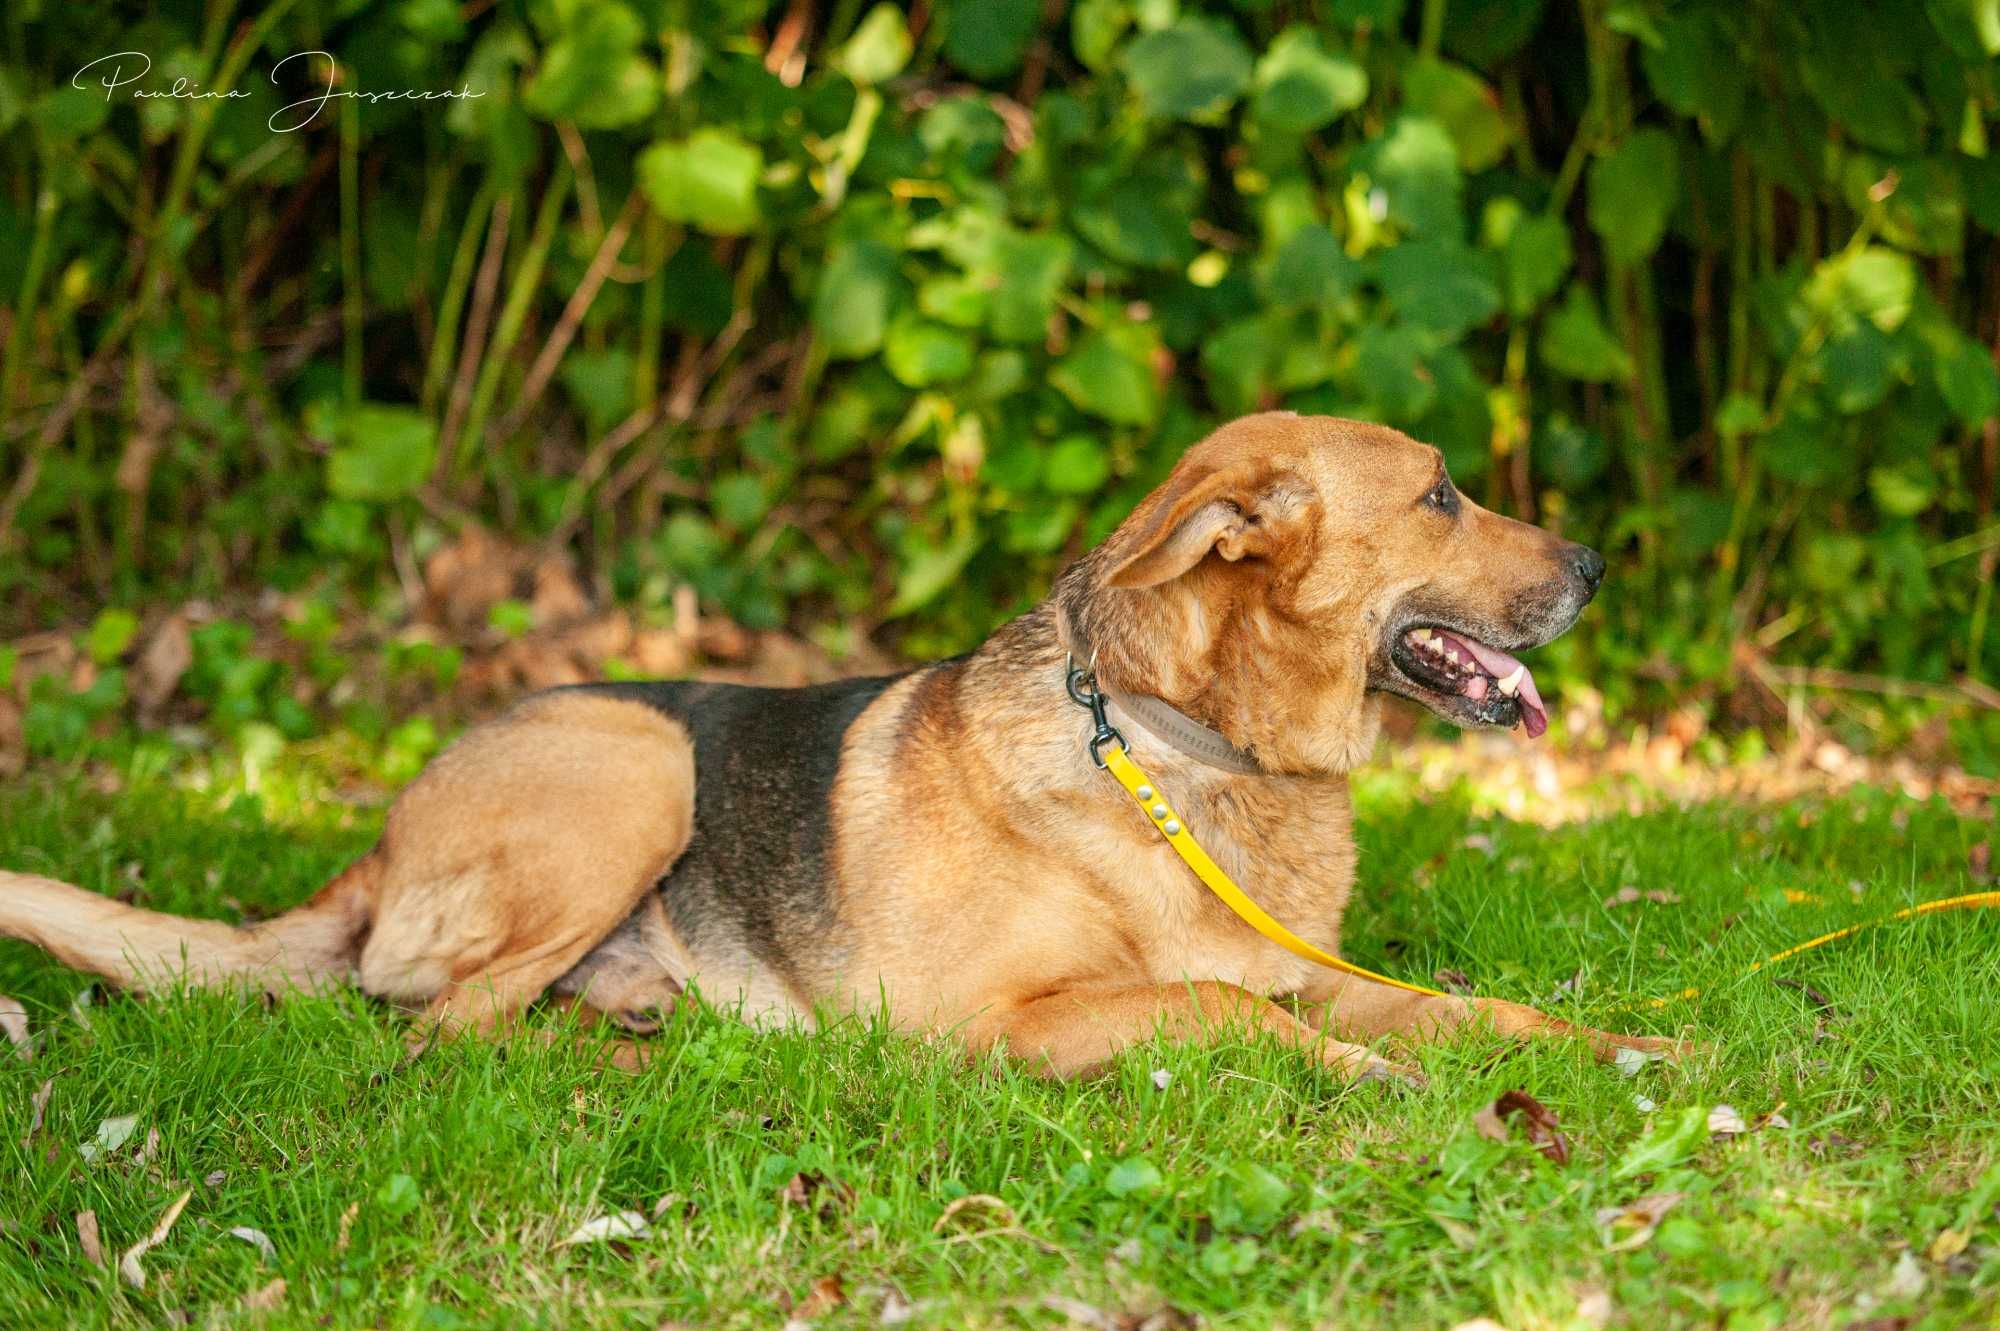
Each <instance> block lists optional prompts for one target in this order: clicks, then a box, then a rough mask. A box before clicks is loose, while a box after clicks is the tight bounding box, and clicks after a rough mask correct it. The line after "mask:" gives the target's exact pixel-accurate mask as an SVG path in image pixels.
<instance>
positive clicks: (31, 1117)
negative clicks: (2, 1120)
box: [21, 1077, 56, 1151]
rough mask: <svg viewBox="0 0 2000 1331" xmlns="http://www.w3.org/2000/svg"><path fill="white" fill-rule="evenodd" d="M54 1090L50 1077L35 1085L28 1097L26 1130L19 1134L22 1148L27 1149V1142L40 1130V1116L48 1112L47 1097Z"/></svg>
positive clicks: (54, 1082)
mask: <svg viewBox="0 0 2000 1331" xmlns="http://www.w3.org/2000/svg"><path fill="white" fill-rule="evenodd" d="M55 1092H56V1079H55V1078H54V1077H50V1078H49V1079H48V1080H47V1081H45V1082H43V1083H42V1084H41V1085H40V1086H38V1087H36V1088H35V1093H34V1095H33V1096H32V1097H30V1098H29V1100H28V1130H27V1131H26V1132H24V1133H22V1134H21V1149H22V1150H24V1151H25V1150H27V1149H28V1143H29V1142H31V1141H33V1140H34V1139H35V1134H36V1133H38V1132H40V1131H41V1130H42V1116H43V1115H44V1114H46V1113H48V1112H49V1097H50V1096H52V1095H54V1094H55Z"/></svg>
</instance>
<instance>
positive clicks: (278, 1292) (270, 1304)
mask: <svg viewBox="0 0 2000 1331" xmlns="http://www.w3.org/2000/svg"><path fill="white" fill-rule="evenodd" d="M284 1301H285V1281H284V1278H283V1277H282V1276H281V1277H279V1278H278V1279H276V1280H273V1281H272V1282H271V1283H270V1284H268V1285H264V1286H261V1287H260V1288H257V1289H253V1290H251V1291H250V1292H249V1293H248V1294H245V1295H244V1296H243V1310H244V1311H245V1312H262V1311H264V1310H267V1309H270V1308H275V1307H277V1306H278V1305H279V1304H281V1303H283V1302H284Z"/></svg>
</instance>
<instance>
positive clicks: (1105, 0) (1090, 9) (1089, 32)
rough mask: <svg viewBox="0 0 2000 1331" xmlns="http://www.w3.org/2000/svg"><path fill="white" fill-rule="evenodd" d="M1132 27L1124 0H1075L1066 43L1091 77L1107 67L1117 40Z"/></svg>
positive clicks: (1129, 12)
mask: <svg viewBox="0 0 2000 1331" xmlns="http://www.w3.org/2000/svg"><path fill="white" fill-rule="evenodd" d="M1131 26H1132V10H1131V7H1130V6H1129V5H1127V4H1126V2H1125V0H1077V3H1076V5H1075V6H1074V7H1072V8H1071V10H1070V14H1069V41H1070V46H1071V47H1072V48H1073V49H1074V50H1075V51H1076V58H1077V59H1078V60H1081V61H1082V62H1083V67H1084V68H1085V69H1088V70H1090V71H1092V72H1093V73H1102V72H1104V71H1105V70H1107V69H1109V68H1110V67H1111V54H1112V52H1113V51H1115V50H1117V48H1118V39H1119V38H1120V37H1123V36H1124V35H1125V30H1126V29H1127V28H1129V27H1131Z"/></svg>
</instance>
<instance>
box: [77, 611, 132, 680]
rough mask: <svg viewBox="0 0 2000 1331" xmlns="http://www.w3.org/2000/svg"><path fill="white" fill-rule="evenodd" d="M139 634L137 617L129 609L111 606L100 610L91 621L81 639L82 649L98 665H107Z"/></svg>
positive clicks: (123, 652)
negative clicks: (87, 631)
mask: <svg viewBox="0 0 2000 1331" xmlns="http://www.w3.org/2000/svg"><path fill="white" fill-rule="evenodd" d="M138 636H139V617H138V616H137V615H135V614H133V613H132V612H131V611H130V610H121V609H118V608H117V607H115V606H114V607H113V608H111V609H109V610H105V611H102V612H100V613H99V614H98V616H97V618H96V619H94V620H92V621H91V624H90V632H89V634H88V635H86V636H85V638H84V640H83V650H84V652H85V653H86V654H87V655H88V656H89V657H90V659H91V660H92V661H95V662H96V663H97V664H98V665H101V666H108V665H110V664H112V663H113V662H115V661H116V660H117V659H118V658H119V657H121V656H123V655H125V650H126V649H127V648H128V647H130V646H131V645H132V640H133V639H134V638H136V637H138Z"/></svg>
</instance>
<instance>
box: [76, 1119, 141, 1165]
mask: <svg viewBox="0 0 2000 1331" xmlns="http://www.w3.org/2000/svg"><path fill="white" fill-rule="evenodd" d="M138 1126H139V1116H138V1115H137V1114H117V1115H114V1116H113V1117H111V1118H107V1119H104V1120H102V1121H100V1122H99V1123H98V1125H97V1135H96V1136H94V1137H92V1138H91V1139H90V1140H89V1141H87V1142H84V1143H83V1144H82V1145H80V1146H78V1147H77V1148H76V1153H77V1154H78V1155H80V1156H82V1157H83V1158H84V1159H85V1160H89V1161H97V1160H109V1159H110V1158H111V1157H112V1156H114V1155H116V1154H117V1153H118V1149H119V1148H120V1147H121V1146H123V1145H124V1144H125V1143H126V1142H128V1141H130V1140H132V1133H133V1130H134V1129H136V1128H137V1127H138Z"/></svg>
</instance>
